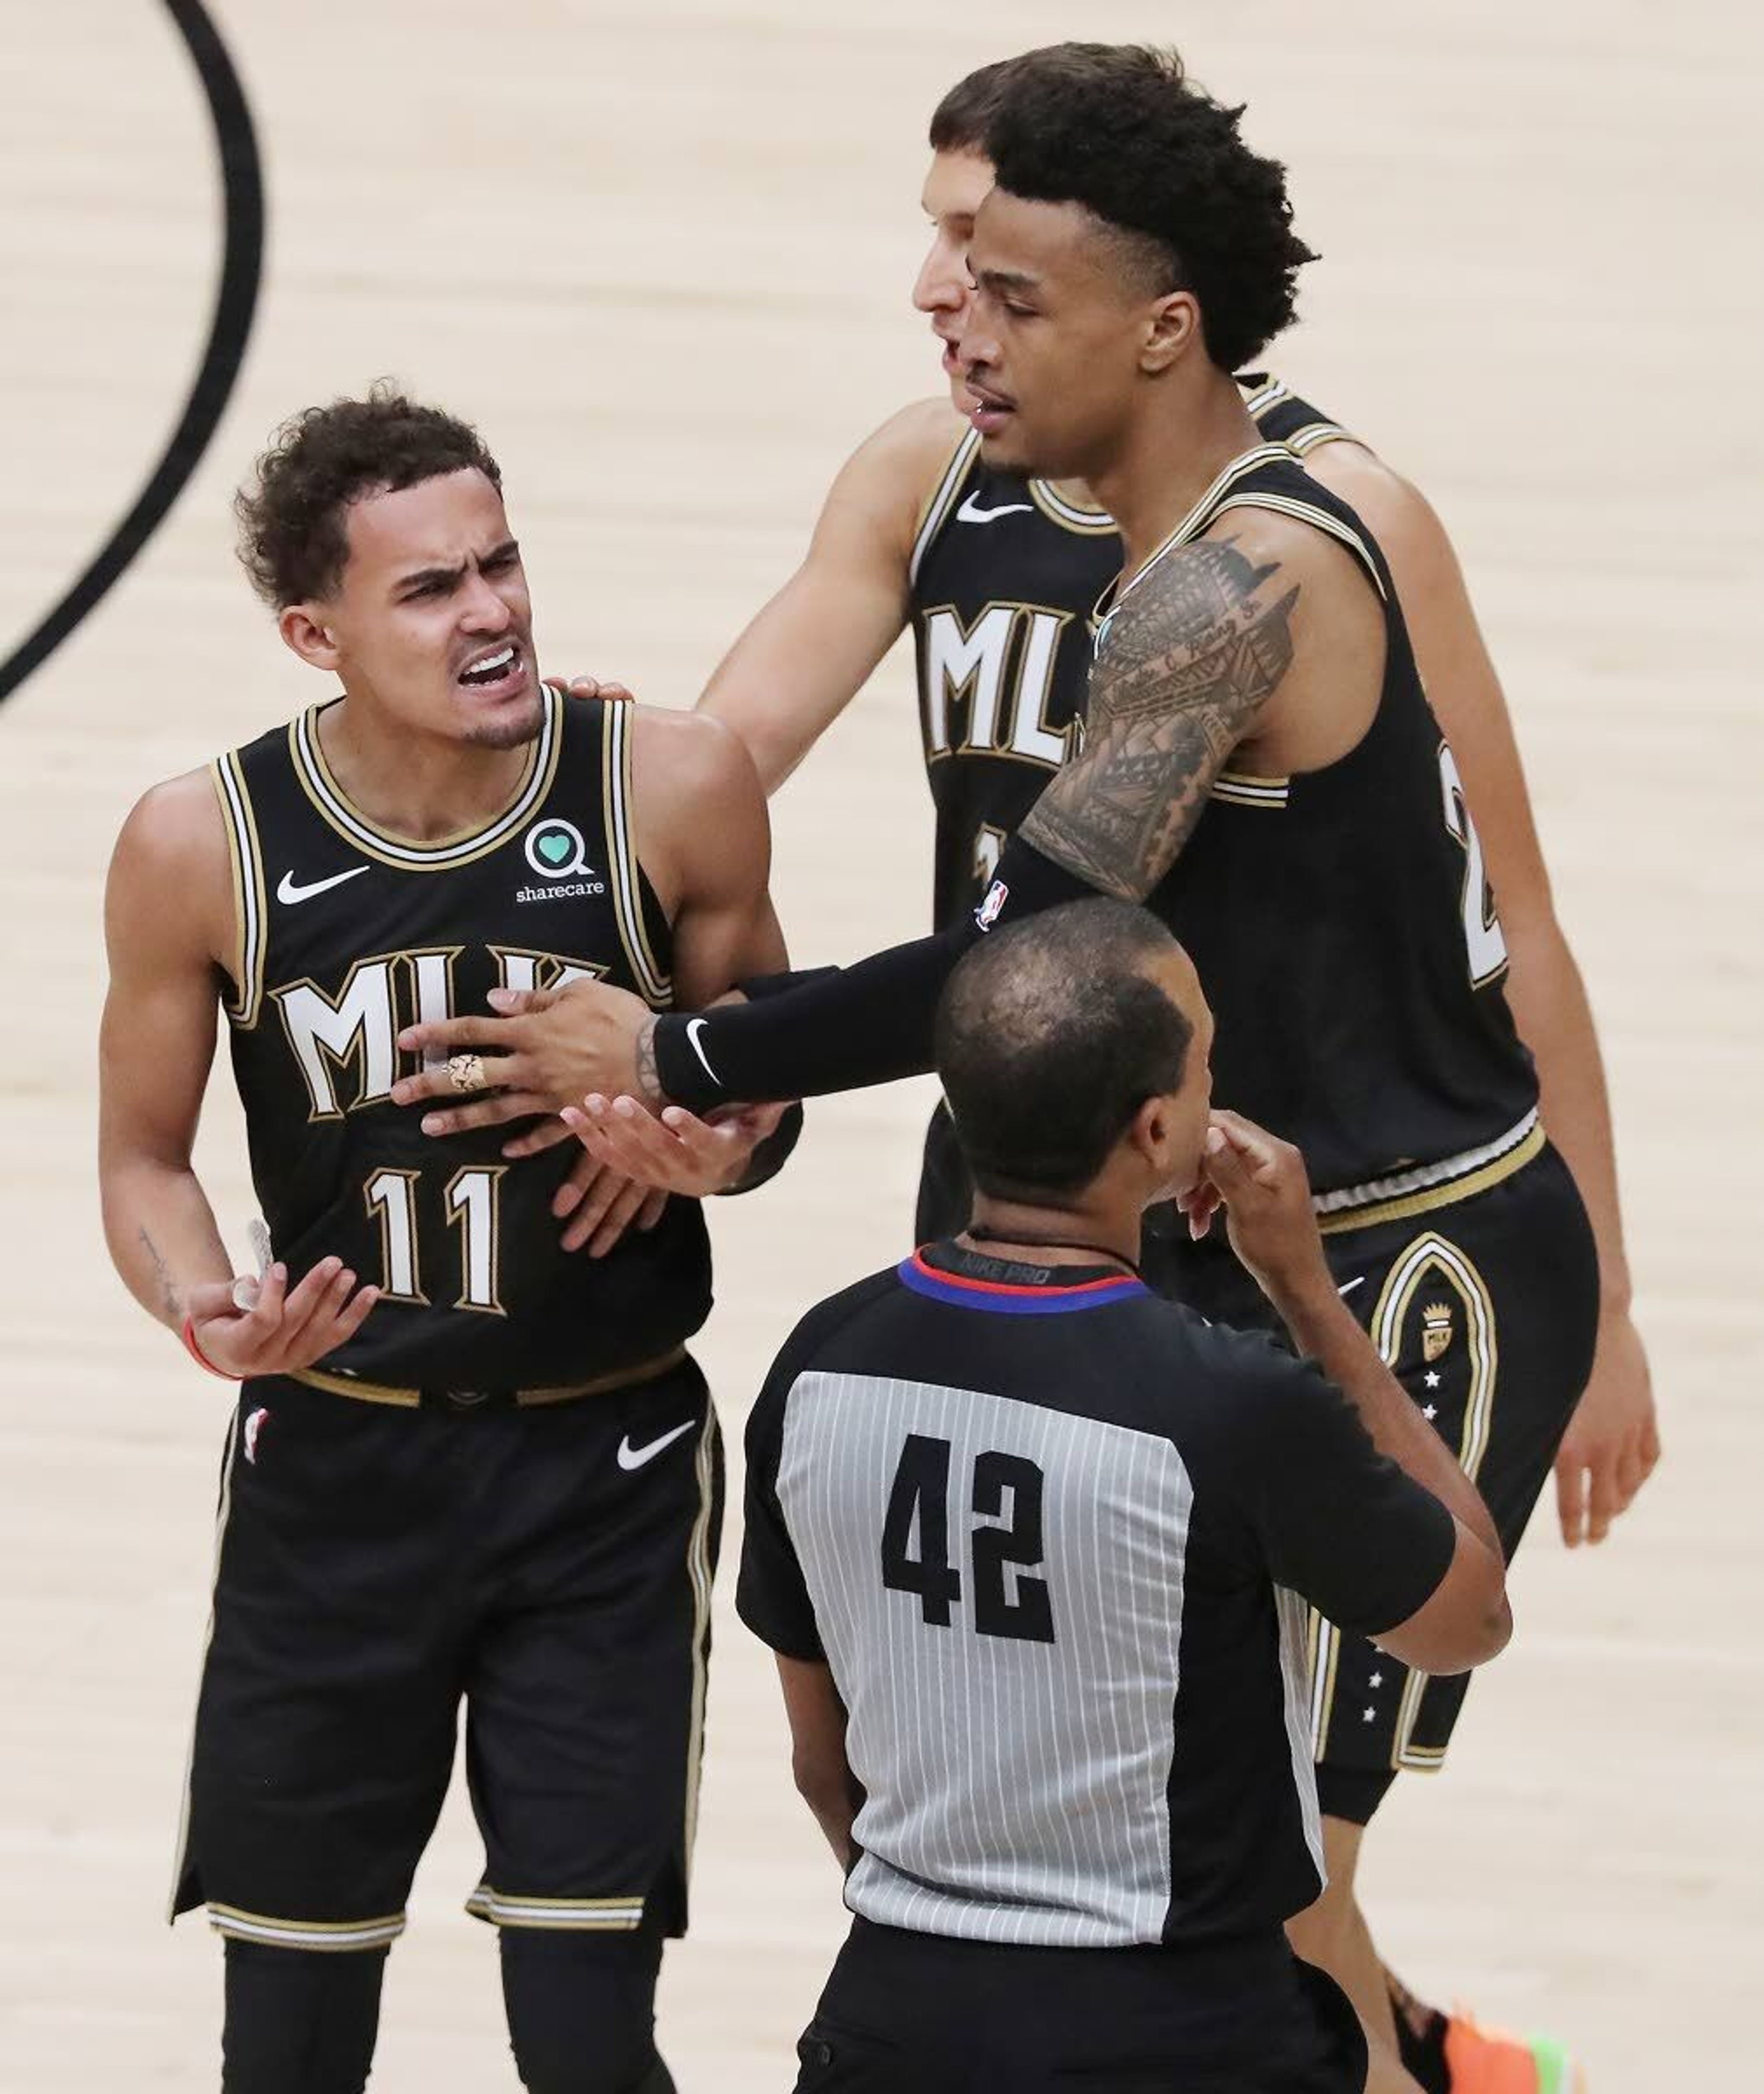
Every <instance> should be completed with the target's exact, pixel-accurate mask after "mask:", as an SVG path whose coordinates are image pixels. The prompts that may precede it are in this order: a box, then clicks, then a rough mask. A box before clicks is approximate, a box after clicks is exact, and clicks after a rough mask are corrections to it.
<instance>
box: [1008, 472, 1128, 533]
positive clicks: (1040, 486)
mask: <svg viewBox="0 0 1764 2094" xmlns="http://www.w3.org/2000/svg"><path fill="white" fill-rule="evenodd" d="M1029 499H1030V500H1031V501H1032V502H1033V503H1034V504H1035V506H1036V508H1037V509H1039V510H1041V514H1042V515H1044V516H1045V517H1046V518H1047V519H1048V521H1049V523H1050V524H1058V525H1059V527H1060V528H1061V529H1062V531H1071V532H1075V533H1076V534H1077V535H1078V537H1080V538H1112V537H1116V536H1117V535H1118V534H1119V531H1120V528H1121V527H1120V525H1119V524H1117V523H1116V522H1115V520H1114V518H1113V517H1112V516H1111V515H1110V514H1109V512H1108V510H1106V509H1097V508H1094V507H1092V508H1089V509H1080V507H1079V506H1078V505H1077V503H1076V502H1068V501H1067V499H1066V497H1064V496H1063V495H1062V493H1060V491H1059V489H1058V488H1057V487H1055V486H1054V484H1053V482H1052V481H1051V480H1031V481H1030V482H1029Z"/></svg>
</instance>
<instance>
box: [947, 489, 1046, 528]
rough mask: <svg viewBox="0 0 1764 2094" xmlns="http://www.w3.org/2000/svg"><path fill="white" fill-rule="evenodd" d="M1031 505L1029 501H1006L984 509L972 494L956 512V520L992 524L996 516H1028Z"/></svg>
mask: <svg viewBox="0 0 1764 2094" xmlns="http://www.w3.org/2000/svg"><path fill="white" fill-rule="evenodd" d="M1030 506H1031V505H1030V504H1029V503H1028V502H1004V503H1001V505H1000V506H999V507H998V508H997V509H982V508H981V506H980V503H979V502H978V501H977V500H976V499H975V497H974V496H973V495H970V496H969V497H968V498H967V501H966V502H963V503H962V506H961V507H960V508H959V509H958V510H957V511H956V512H955V520H956V522H957V523H958V524H990V523H991V522H992V521H993V519H994V518H995V517H999V516H1015V515H1024V516H1027V515H1028V514H1029V510H1030Z"/></svg>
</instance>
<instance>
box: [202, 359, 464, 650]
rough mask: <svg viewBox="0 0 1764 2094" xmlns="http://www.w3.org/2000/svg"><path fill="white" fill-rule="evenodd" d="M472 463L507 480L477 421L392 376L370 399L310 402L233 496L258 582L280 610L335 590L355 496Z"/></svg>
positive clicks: (246, 557) (249, 568)
mask: <svg viewBox="0 0 1764 2094" xmlns="http://www.w3.org/2000/svg"><path fill="white" fill-rule="evenodd" d="M467 467H476V468H477V470H478V471H480V472H481V473H482V474H483V475H484V478H485V479H486V480H489V483H490V484H491V485H492V486H493V487H495V488H498V489H499V488H500V487H501V486H502V468H501V467H499V466H498V465H497V463H496V460H495V459H494V458H492V457H491V455H490V454H489V451H488V450H486V449H485V448H484V440H483V438H482V437H480V436H479V434H478V432H477V431H476V429H474V428H472V427H471V424H470V423H468V422H463V421H461V420H460V419H458V416H457V415H448V414H444V413H443V412H442V411H441V409H440V408H439V407H425V406H421V405H419V403H418V402H416V401H415V400H411V399H409V398H406V395H405V394H403V393H401V392H399V391H398V389H397V388H396V387H395V386H394V385H393V384H390V383H389V381H387V380H381V381H380V384H377V385H376V386H374V387H373V388H372V389H371V391H370V392H369V393H368V395H367V398H366V399H365V400H333V401H332V402H330V404H329V405H328V406H324V407H308V408H307V409H306V411H305V412H304V413H302V414H298V415H295V416H294V417H293V419H292V420H290V421H287V422H285V423H283V424H282V426H281V427H280V428H279V429H278V430H277V431H276V436H275V439H274V441H272V444H271V445H270V448H269V449H268V450H267V451H265V452H264V453H263V456H262V457H261V458H259V460H258V462H257V469H256V471H255V472H254V475H253V477H252V480H251V483H250V485H249V486H245V487H242V488H241V489H240V490H239V492H238V493H237V495H236V496H235V497H233V505H232V506H233V512H234V514H235V515H237V518H238V519H239V558H240V560H241V563H243V565H244V567H245V572H246V573H247V574H248V575H249V576H250V578H251V586H252V587H253V588H254V589H255V590H256V591H257V593H258V594H259V596H260V597H263V601H264V602H266V603H267V604H268V605H269V606H270V607H271V609H272V610H286V609H287V607H288V606H289V604H291V603H304V602H307V601H309V600H310V599H311V598H315V597H325V596H328V595H329V594H330V593H331V591H332V589H334V588H335V587H336V586H337V582H338V581H339V580H340V579H341V576H342V572H343V569H344V567H345V563H347V561H348V558H349V537H348V530H347V523H346V511H347V510H348V508H349V505H350V502H353V501H354V500H355V499H356V497H358V495H362V494H367V493H372V492H377V491H380V490H390V489H397V488H402V487H415V485H416V484H417V483H418V482H419V480H434V479H436V478H437V477H438V476H440V475H441V474H442V473H449V472H460V471H465V470H466V469H467Z"/></svg>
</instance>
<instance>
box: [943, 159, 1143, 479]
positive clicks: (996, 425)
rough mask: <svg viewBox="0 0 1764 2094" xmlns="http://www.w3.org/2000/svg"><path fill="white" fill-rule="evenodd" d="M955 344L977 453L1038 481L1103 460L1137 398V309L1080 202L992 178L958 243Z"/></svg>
mask: <svg viewBox="0 0 1764 2094" xmlns="http://www.w3.org/2000/svg"><path fill="white" fill-rule="evenodd" d="M968 267H969V271H970V273H971V276H972V277H973V280H974V290H973V293H972V295H971V298H970V300H969V302H968V306H967V311H966V314H965V315H964V318H963V321H962V331H961V337H960V345H959V354H960V358H961V365H962V377H963V379H964V380H965V382H966V384H967V390H968V392H969V393H970V394H971V396H972V404H971V406H970V407H969V408H968V410H967V412H968V418H969V419H970V420H971V422H972V423H973V424H974V426H975V428H977V429H978V430H979V431H980V438H981V454H982V455H983V456H984V458H985V460H986V463H988V465H990V466H993V467H997V468H1000V469H1001V470H1003V471H1010V472H1026V473H1035V474H1038V475H1040V476H1042V477H1043V478H1045V479H1049V480H1058V479H1073V480H1078V479H1083V478H1084V477H1085V476H1087V475H1088V474H1090V473H1091V472H1093V471H1095V470H1096V469H1097V467H1099V466H1100V465H1104V464H1106V463H1107V462H1108V460H1109V457H1110V452H1111V450H1112V447H1113V445H1114V441H1115V440H1116V439H1117V438H1118V437H1119V432H1120V431H1121V428H1122V426H1123V421H1124V419H1125V417H1126V415H1127V411H1128V410H1129V409H1130V407H1131V406H1132V403H1133V401H1134V399H1135V398H1136V387H1137V384H1138V380H1139V357H1140V350H1141V343H1142V341H1143V329H1144V321H1145V308H1144V302H1143V301H1141V300H1140V299H1137V298H1134V297H1133V296H1132V294H1131V293H1130V292H1129V289H1128V288H1127V286H1126V285H1125V284H1124V283H1123V280H1122V279H1121V277H1120V276H1119V273H1118V272H1115V271H1114V270H1113V269H1111V267H1110V262H1109V258H1108V256H1107V251H1106V243H1103V242H1101V241H1098V239H1097V233H1096V227H1095V224H1094V222H1093V220H1092V219H1091V218H1090V216H1089V214H1088V212H1086V211H1084V209H1083V208H1082V206H1080V205H1077V204H1071V203H1057V204H1056V203H1036V202H1031V201H1030V200H1029V199H1028V198H1023V197H1019V196H1014V195H1012V194H1011V193H1010V191H1009V190H1007V189H996V188H995V189H993V191H992V192H991V193H990V194H989V195H988V197H987V198H986V199H985V201H984V202H983V203H982V204H981V206H980V211H979V212H978V214H977V215H976V216H975V225H974V237H973V240H972V242H971V245H970V246H969V249H968Z"/></svg>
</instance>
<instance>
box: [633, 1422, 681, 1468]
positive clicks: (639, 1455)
mask: <svg viewBox="0 0 1764 2094" xmlns="http://www.w3.org/2000/svg"><path fill="white" fill-rule="evenodd" d="M692 1427H693V1421H692V1420H691V1418H688V1419H687V1420H686V1422H685V1423H684V1425H676V1427H674V1429H673V1431H671V1432H664V1433H663V1435H662V1436H661V1438H660V1439H659V1440H650V1441H648V1442H647V1443H646V1444H645V1445H643V1446H641V1447H633V1446H632V1444H631V1435H630V1434H629V1433H626V1435H625V1436H624V1437H623V1440H620V1441H619V1467H620V1468H621V1469H641V1467H642V1466H643V1465H644V1463H645V1462H653V1461H654V1459H655V1458H656V1456H657V1455H658V1454H659V1453H661V1451H662V1449H663V1448H664V1447H671V1446H672V1445H673V1444H674V1442H675V1441H676V1440H677V1439H678V1438H679V1437H680V1434H681V1433H682V1432H689V1431H691V1430H692Z"/></svg>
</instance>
